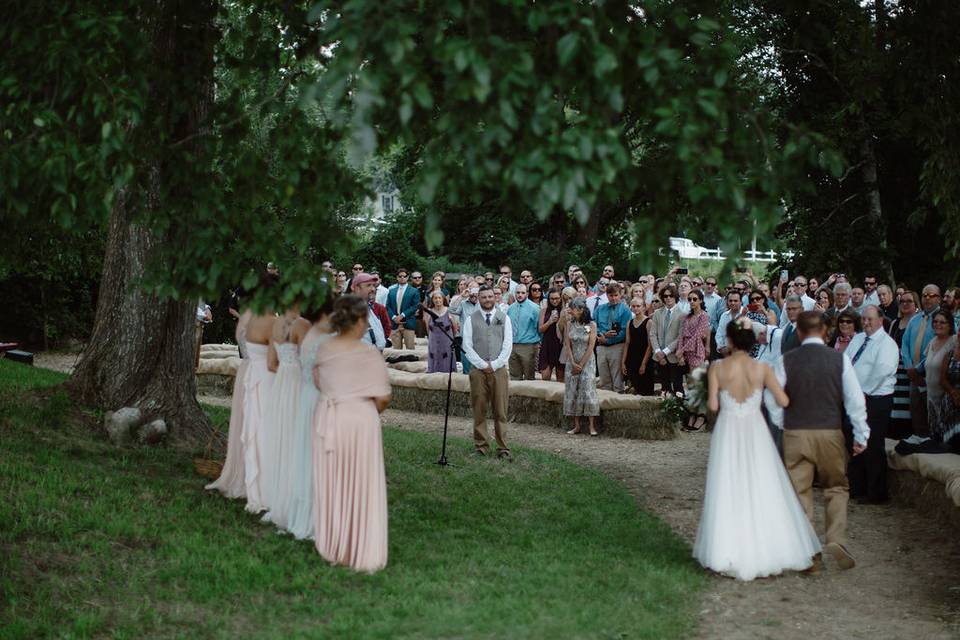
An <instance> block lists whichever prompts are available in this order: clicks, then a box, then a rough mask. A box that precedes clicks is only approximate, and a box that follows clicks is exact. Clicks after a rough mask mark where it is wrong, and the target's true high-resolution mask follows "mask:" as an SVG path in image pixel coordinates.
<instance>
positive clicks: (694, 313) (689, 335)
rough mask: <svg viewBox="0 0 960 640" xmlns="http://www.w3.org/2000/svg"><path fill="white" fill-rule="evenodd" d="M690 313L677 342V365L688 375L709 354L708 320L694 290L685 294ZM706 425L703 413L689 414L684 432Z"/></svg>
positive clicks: (701, 298)
mask: <svg viewBox="0 0 960 640" xmlns="http://www.w3.org/2000/svg"><path fill="white" fill-rule="evenodd" d="M687 303H688V304H689V305H690V313H689V314H688V315H687V317H686V318H684V319H683V325H682V326H681V328H680V339H679V340H678V341H677V358H678V364H679V365H680V367H681V368H682V369H684V370H685V371H686V372H687V373H688V374H689V373H690V372H691V371H693V370H694V369H696V368H697V367H699V366H700V365H702V364H703V363H704V362H705V361H706V359H707V354H708V353H710V319H709V318H708V317H707V312H706V311H704V309H703V292H702V291H701V290H700V289H694V290H693V291H691V292H690V293H689V294H687ZM706 424H707V416H706V414H704V413H692V412H691V413H690V414H689V415H688V416H687V421H686V423H685V424H684V426H683V429H684V431H699V430H700V429H702V428H703V427H704V425H706Z"/></svg>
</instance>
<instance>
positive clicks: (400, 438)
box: [0, 360, 703, 638]
mask: <svg viewBox="0 0 960 640" xmlns="http://www.w3.org/2000/svg"><path fill="white" fill-rule="evenodd" d="M62 379H63V376H61V375H59V374H55V373H51V372H46V371H41V370H37V369H32V368H29V367H24V366H22V365H16V364H12V363H7V362H4V361H2V360H0V637H3V638H37V637H77V638H82V637H113V638H141V637H163V638H167V637H205V638H207V637H209V638H236V637H244V638H297V637H302V638H398V637H410V638H431V637H458V638H492V637H503V638H507V637H509V638H684V637H687V636H689V635H691V634H692V631H693V630H692V626H693V624H694V618H695V611H694V610H693V605H694V604H695V603H696V602H697V601H698V597H697V591H698V590H699V589H700V588H701V587H702V583H703V577H702V573H701V572H700V571H699V570H698V569H697V568H696V566H695V565H694V563H693V562H692V561H691V560H690V554H689V549H688V548H687V546H686V545H685V544H684V543H683V542H682V541H680V540H679V539H678V538H677V537H676V536H674V535H673V534H672V533H671V532H670V531H669V529H668V528H667V527H666V526H665V525H664V524H663V523H661V522H659V521H658V520H656V519H655V518H653V517H652V516H650V515H648V514H646V513H644V512H642V511H640V510H639V509H638V508H637V506H636V503H635V502H634V500H633V499H632V498H631V497H630V496H629V495H628V494H627V493H626V491H625V490H624V489H623V487H622V486H620V485H619V484H617V483H615V482H613V481H611V480H609V479H607V478H606V477H604V476H603V475H601V474H599V473H597V472H594V471H592V470H588V469H584V468H582V467H578V466H576V465H574V464H572V463H569V462H567V461H565V460H562V459H560V458H558V457H556V456H552V455H548V454H543V453H540V452H536V451H530V450H524V449H517V450H516V451H515V454H516V461H515V462H514V463H512V464H511V463H506V462H499V461H497V460H495V459H468V458H467V457H466V456H460V455H458V456H457V458H458V459H459V460H462V462H460V463H459V466H457V467H456V468H446V469H444V468H440V467H438V466H436V465H434V464H433V461H434V460H435V457H436V444H437V442H436V439H435V438H432V437H429V436H426V435H423V434H417V433H409V432H404V431H400V430H397V429H391V428H387V429H385V435H384V443H385V445H384V446H385V453H386V459H387V479H388V483H389V488H388V492H389V499H390V563H389V565H388V567H387V568H386V569H385V570H384V571H382V572H380V573H378V574H376V575H374V576H365V575H357V574H354V573H352V572H350V571H349V570H347V569H344V568H339V567H336V568H335V567H330V566H328V565H326V564H325V563H324V562H323V561H322V560H321V558H320V557H319V556H318V555H317V553H316V551H315V550H314V549H313V547H312V545H311V544H310V543H308V542H297V541H294V540H292V539H290V538H289V537H286V536H281V535H278V534H277V533H276V532H275V530H274V529H273V528H271V527H268V526H266V525H262V524H260V523H259V522H258V520H257V518H256V517H254V516H252V515H250V514H247V513H246V512H245V511H244V510H243V504H242V502H239V501H234V502H229V501H227V500H225V499H223V498H221V497H220V496H219V495H215V494H210V493H207V492H204V491H203V484H204V480H203V479H202V478H199V477H198V476H196V475H195V474H194V472H193V470H192V467H191V462H190V460H189V458H188V457H187V456H185V455H183V454H182V453H177V452H174V451H171V450H167V449H135V448H130V449H116V448H114V447H113V446H111V445H110V444H109V443H108V442H107V441H106V439H105V437H103V436H102V435H101V434H99V433H98V432H97V430H95V429H93V428H92V425H95V424H96V422H95V419H96V418H97V416H93V417H92V418H91V417H88V416H87V415H85V414H84V413H83V412H82V411H81V410H79V409H77V408H76V407H74V406H73V405H72V404H71V403H70V401H69V399H68V398H67V396H66V395H65V394H64V392H63V391H61V390H58V389H56V387H55V385H57V384H58V383H59V382H61V381H62ZM44 387H48V388H47V389H44ZM38 389H40V391H37V390H38ZM209 410H210V413H211V417H212V418H213V419H214V422H215V423H217V424H219V425H221V426H222V427H223V426H225V424H226V422H227V418H228V417H229V411H228V410H226V409H219V408H214V407H211V408H209ZM453 447H454V450H459V451H461V452H463V453H466V452H467V451H468V450H469V447H470V444H469V443H468V442H466V441H464V440H461V439H454V440H453Z"/></svg>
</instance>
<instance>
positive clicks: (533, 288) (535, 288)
mask: <svg viewBox="0 0 960 640" xmlns="http://www.w3.org/2000/svg"><path fill="white" fill-rule="evenodd" d="M530 291H540V287H530Z"/></svg>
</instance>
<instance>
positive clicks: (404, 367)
mask: <svg viewBox="0 0 960 640" xmlns="http://www.w3.org/2000/svg"><path fill="white" fill-rule="evenodd" d="M387 366H388V367H390V368H391V369H399V370H400V371H406V372H408V373H426V372H427V363H426V361H424V360H417V361H416V362H394V363H392V364H391V363H387Z"/></svg>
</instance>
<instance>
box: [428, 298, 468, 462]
mask: <svg viewBox="0 0 960 640" xmlns="http://www.w3.org/2000/svg"><path fill="white" fill-rule="evenodd" d="M423 310H424V311H425V312H426V313H427V315H429V316H430V317H431V318H432V319H433V320H434V321H436V320H439V319H440V317H439V316H438V315H437V314H436V312H434V311H433V309H428V308H427V307H423ZM436 326H437V328H438V329H439V330H440V331H441V332H442V333H443V335H445V336H446V337H447V340H449V341H450V355H451V356H452V357H453V361H452V362H451V363H450V369H449V371H447V402H446V407H445V408H444V410H443V444H442V445H441V446H440V458H439V459H438V460H437V464H438V465H440V466H441V467H446V466H453V465H451V464H450V463H449V462H447V429H448V426H449V424H450V392H451V389H452V388H453V371H454V369H456V368H457V363H458V362H459V361H460V345H461V343H462V341H463V340H462V338H461V337H460V336H456V337H454V336H453V335H452V334H451V333H450V332H449V331H447V329H446V327H444V326H443V325H440V324H438V325H436ZM452 327H453V325H452V324H451V328H452ZM427 333H428V334H429V333H430V332H429V331H428V332H427ZM428 339H429V338H428Z"/></svg>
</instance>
